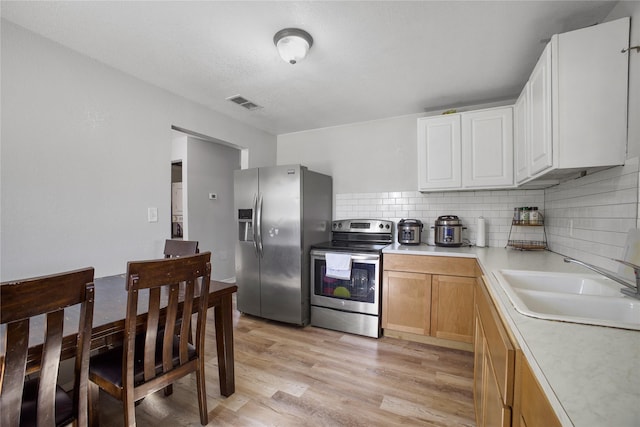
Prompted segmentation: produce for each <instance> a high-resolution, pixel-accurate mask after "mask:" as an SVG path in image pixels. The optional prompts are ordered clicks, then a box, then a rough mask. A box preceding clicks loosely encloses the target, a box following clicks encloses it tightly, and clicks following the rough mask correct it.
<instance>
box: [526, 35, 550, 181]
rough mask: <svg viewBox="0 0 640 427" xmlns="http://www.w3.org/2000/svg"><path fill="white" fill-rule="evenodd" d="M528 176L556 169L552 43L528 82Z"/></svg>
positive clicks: (544, 52)
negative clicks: (553, 134) (554, 163)
mask: <svg viewBox="0 0 640 427" xmlns="http://www.w3.org/2000/svg"><path fill="white" fill-rule="evenodd" d="M528 84H529V108H528V113H529V126H528V131H529V132H530V134H529V138H528V141H529V147H528V150H527V151H528V153H527V159H528V161H527V166H528V169H529V173H528V174H529V175H536V174H538V173H539V172H542V171H544V170H546V169H548V168H550V167H551V166H552V165H553V152H552V142H553V139H552V128H551V124H552V122H551V117H552V107H551V43H549V44H547V47H545V49H544V51H543V52H542V56H540V59H539V60H538V63H537V64H536V66H535V68H534V69H533V72H532V73H531V77H530V78H529V83H528Z"/></svg>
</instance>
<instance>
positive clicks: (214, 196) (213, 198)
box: [209, 193, 218, 200]
mask: <svg viewBox="0 0 640 427" xmlns="http://www.w3.org/2000/svg"><path fill="white" fill-rule="evenodd" d="M209 200H218V194H216V193H209Z"/></svg>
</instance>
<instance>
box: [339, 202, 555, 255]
mask: <svg viewBox="0 0 640 427" xmlns="http://www.w3.org/2000/svg"><path fill="white" fill-rule="evenodd" d="M335 202H336V205H335V219H354V218H382V219H387V220H392V221H394V222H396V224H397V222H398V221H399V220H401V219H403V218H414V219H419V220H421V221H422V222H423V223H424V227H425V229H424V231H423V233H422V241H423V242H425V243H426V242H427V241H428V238H429V234H430V233H433V230H431V226H433V225H434V223H435V220H436V219H437V218H438V216H440V215H457V216H458V217H459V218H460V219H461V220H462V222H463V224H464V226H465V227H467V229H466V230H463V233H462V236H463V239H466V240H468V241H469V242H471V243H473V244H475V242H476V229H477V228H476V227H477V220H478V217H480V216H482V217H484V218H485V222H486V230H487V237H486V243H487V245H488V246H495V247H504V246H506V244H507V239H508V237H509V229H510V227H511V219H512V217H513V208H514V207H520V206H537V207H538V209H540V210H544V191H543V190H503V191H465V192H437V193H424V194H423V193H420V192H418V191H402V192H389V193H347V194H337V195H336V201H335ZM529 231H531V230H529ZM537 231H538V233H536V232H533V233H530V234H533V235H534V237H527V235H525V234H524V232H523V231H519V230H518V231H516V230H514V232H515V233H520V234H519V235H516V236H514V238H517V239H527V238H531V239H534V240H540V238H541V230H537Z"/></svg>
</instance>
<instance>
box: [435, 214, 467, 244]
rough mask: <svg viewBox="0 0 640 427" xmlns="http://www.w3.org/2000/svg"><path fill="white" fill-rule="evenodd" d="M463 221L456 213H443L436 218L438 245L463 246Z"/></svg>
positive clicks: (436, 239) (436, 241) (436, 240)
mask: <svg viewBox="0 0 640 427" xmlns="http://www.w3.org/2000/svg"><path fill="white" fill-rule="evenodd" d="M463 228H465V227H463V226H462V221H460V219H459V218H458V217H457V216H455V215H442V216H439V217H438V219H437V220H436V226H435V243H436V246H462V229H463Z"/></svg>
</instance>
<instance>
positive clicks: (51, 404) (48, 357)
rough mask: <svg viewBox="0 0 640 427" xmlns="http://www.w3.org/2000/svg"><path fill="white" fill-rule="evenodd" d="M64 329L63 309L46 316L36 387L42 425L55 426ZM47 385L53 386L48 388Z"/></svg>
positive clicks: (39, 418)
mask: <svg viewBox="0 0 640 427" xmlns="http://www.w3.org/2000/svg"><path fill="white" fill-rule="evenodd" d="M63 327H64V309H63V310H56V311H52V312H50V313H48V314H47V328H46V332H45V339H44V346H43V349H42V362H41V369H40V383H41V385H40V387H38V422H39V423H42V425H53V424H55V410H54V409H55V402H56V388H55V384H56V381H57V380H58V368H59V366H60V351H61V349H62V330H63ZM49 385H53V386H51V387H49Z"/></svg>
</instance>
